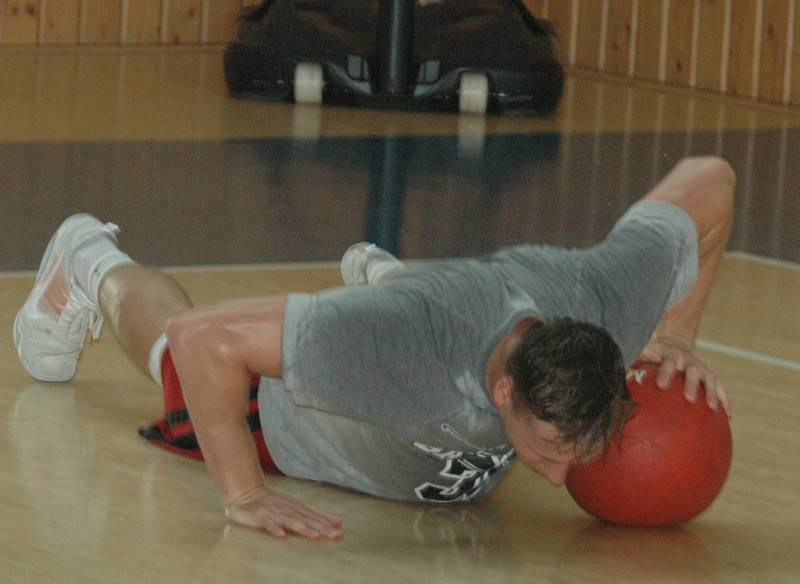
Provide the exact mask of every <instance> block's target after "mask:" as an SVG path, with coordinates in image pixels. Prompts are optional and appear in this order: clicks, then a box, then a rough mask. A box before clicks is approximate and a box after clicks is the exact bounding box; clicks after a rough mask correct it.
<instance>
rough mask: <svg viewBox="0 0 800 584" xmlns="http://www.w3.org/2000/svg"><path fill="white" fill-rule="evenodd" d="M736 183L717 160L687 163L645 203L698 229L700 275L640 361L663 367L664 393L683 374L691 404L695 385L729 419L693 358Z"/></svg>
mask: <svg viewBox="0 0 800 584" xmlns="http://www.w3.org/2000/svg"><path fill="white" fill-rule="evenodd" d="M735 186H736V177H735V174H734V172H733V169H732V168H731V167H730V165H729V164H728V163H727V162H725V161H724V160H722V159H719V158H713V157H708V158H692V159H688V160H685V161H683V162H681V163H680V164H679V165H678V166H677V167H676V168H675V170H674V171H673V172H672V173H670V174H669V175H668V176H667V177H666V178H665V179H664V180H663V181H662V182H661V183H659V184H658V185H657V186H656V187H655V188H654V189H653V190H652V191H651V192H650V193H649V194H648V195H647V196H646V197H645V199H646V200H656V201H666V202H669V203H672V204H674V205H677V206H678V207H680V208H682V209H683V210H684V211H686V212H687V213H688V214H689V216H690V217H691V218H692V221H694V224H695V226H696V227H697V233H698V239H699V256H700V257H699V264H700V269H699V273H698V276H697V280H696V282H695V284H694V286H693V287H692V289H691V290H690V291H689V293H688V294H687V295H686V296H685V297H684V298H682V299H681V300H680V301H678V302H676V303H675V304H673V305H672V306H670V307H669V308H668V309H667V310H666V311H665V313H664V315H663V317H662V319H661V321H660V323H659V325H658V328H657V331H656V335H655V336H654V339H653V341H652V342H651V343H650V344H649V345H648V346H647V348H646V349H645V351H644V353H643V355H642V356H643V358H650V359H653V360H657V361H660V362H661V363H662V366H661V369H660V372H659V376H658V384H659V385H660V386H662V387H666V386H667V385H668V384H669V381H670V379H671V378H672V376H673V374H674V373H675V371H684V372H685V374H686V384H685V393H686V397H687V398H688V399H689V400H691V401H695V399H696V398H697V394H698V390H699V387H700V384H701V383H702V384H704V385H705V388H706V400H707V401H708V404H709V406H711V407H712V408H714V409H716V408H717V407H719V405H720V404H721V405H722V407H723V408H724V409H725V411H726V412H727V413H728V415H730V402H729V400H728V396H727V393H726V392H725V389H724V387H722V384H721V383H719V380H718V379H717V378H716V377H715V376H714V374H713V373H712V372H711V370H710V369H709V368H708V367H707V366H705V364H704V363H702V362H701V361H700V360H699V359H697V358H696V357H695V356H694V354H693V353H692V351H693V348H694V342H695V338H696V336H697V329H698V327H699V325H700V318H701V317H702V313H703V308H704V307H705V304H706V301H707V300H708V295H709V293H710V291H711V286H712V285H713V283H714V278H715V277H716V274H717V270H718V268H719V264H720V262H721V260H722V254H723V252H724V251H725V246H726V244H727V241H728V236H729V235H730V230H731V225H732V221H733V206H734V199H733V193H734V188H735Z"/></svg>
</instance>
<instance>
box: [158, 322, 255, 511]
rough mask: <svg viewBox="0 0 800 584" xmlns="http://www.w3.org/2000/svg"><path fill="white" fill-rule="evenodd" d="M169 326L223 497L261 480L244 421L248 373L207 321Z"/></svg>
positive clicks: (196, 421) (191, 409)
mask: <svg viewBox="0 0 800 584" xmlns="http://www.w3.org/2000/svg"><path fill="white" fill-rule="evenodd" d="M189 329H190V327H184V326H180V325H179V326H177V327H172V329H171V330H168V336H169V338H170V349H171V352H172V358H173V361H174V362H175V367H176V369H177V371H178V375H179V377H180V379H181V385H182V388H183V392H184V397H185V399H186V404H187V406H188V408H189V415H190V417H191V419H192V425H193V426H194V429H195V433H196V435H197V441H198V443H199V445H200V449H201V451H202V452H203V457H204V459H205V461H206V466H207V467H208V471H209V473H210V475H211V477H212V479H213V480H214V482H215V483H216V485H217V486H218V487H219V489H220V490H221V491H222V493H223V496H224V497H225V500H226V501H228V500H231V499H236V498H237V497H239V496H241V495H242V494H243V493H246V492H249V491H252V490H253V489H255V488H258V487H261V486H263V475H262V472H261V468H260V466H259V463H258V456H257V453H256V449H255V445H254V444H253V439H252V436H251V434H250V430H249V428H248V426H247V419H246V411H247V403H248V399H249V387H250V385H249V380H250V374H249V372H248V371H247V369H246V368H245V367H244V365H243V364H240V363H238V362H236V360H235V359H232V358H231V357H230V354H229V352H227V351H225V344H226V343H225V333H224V332H222V333H220V332H219V331H215V330H214V329H213V328H211V327H205V328H202V329H199V330H189Z"/></svg>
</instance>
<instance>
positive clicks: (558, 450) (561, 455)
mask: <svg viewBox="0 0 800 584" xmlns="http://www.w3.org/2000/svg"><path fill="white" fill-rule="evenodd" d="M504 414H505V415H501V417H502V418H503V425H504V428H505V433H506V436H507V437H508V439H509V441H510V442H511V445H512V446H513V447H514V450H515V451H516V452H517V457H518V458H519V459H520V460H521V461H522V462H523V464H525V466H527V467H529V468H530V469H532V470H533V471H534V472H535V473H537V474H540V475H542V476H543V477H545V478H546V479H547V480H548V481H550V483H551V484H552V485H553V486H555V487H560V486H563V485H564V481H566V479H567V471H568V470H569V467H570V465H571V464H573V463H575V462H576V461H577V460H578V458H579V453H578V452H577V449H576V448H575V447H574V445H571V444H565V443H564V442H563V441H562V440H561V438H560V436H559V432H558V430H557V429H556V427H555V426H554V425H553V424H550V423H548V422H543V421H542V420H539V419H538V418H536V417H534V416H533V415H532V414H526V413H524V412H518V411H517V410H515V409H511V410H509V411H506V412H504Z"/></svg>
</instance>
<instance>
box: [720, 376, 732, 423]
mask: <svg viewBox="0 0 800 584" xmlns="http://www.w3.org/2000/svg"><path fill="white" fill-rule="evenodd" d="M717 395H718V396H719V402H720V403H721V404H722V409H723V410H724V411H725V414H726V415H727V416H728V418H731V417H733V414H732V413H731V400H730V398H729V397H728V392H727V390H726V389H725V388H724V387H723V386H722V384H721V383H718V384H717Z"/></svg>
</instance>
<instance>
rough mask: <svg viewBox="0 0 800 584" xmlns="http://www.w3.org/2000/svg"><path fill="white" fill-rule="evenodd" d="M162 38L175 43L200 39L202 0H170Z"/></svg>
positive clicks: (188, 42) (192, 41)
mask: <svg viewBox="0 0 800 584" xmlns="http://www.w3.org/2000/svg"><path fill="white" fill-rule="evenodd" d="M162 26H164V23H162ZM162 40H164V42H166V43H167V44H174V45H181V44H192V43H197V42H199V41H200V0H170V2H169V8H168V9H167V22H166V34H165V35H164V36H163V37H162Z"/></svg>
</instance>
